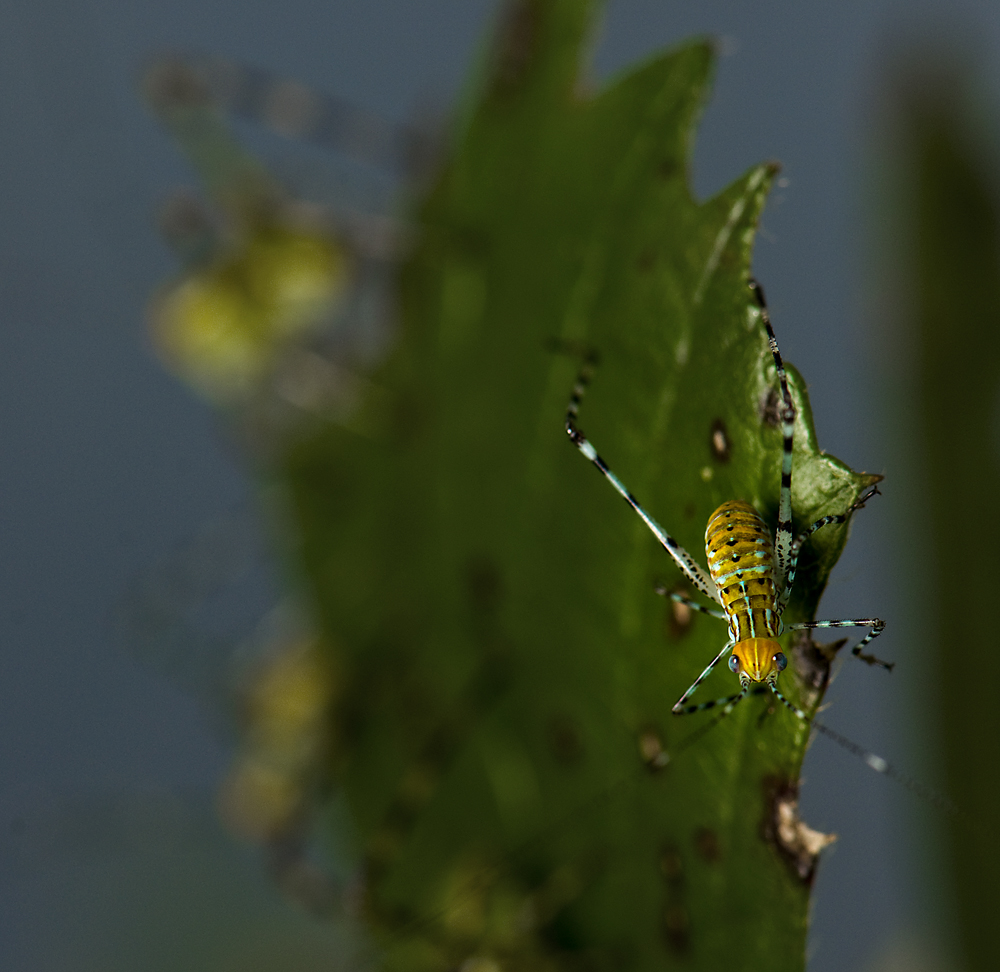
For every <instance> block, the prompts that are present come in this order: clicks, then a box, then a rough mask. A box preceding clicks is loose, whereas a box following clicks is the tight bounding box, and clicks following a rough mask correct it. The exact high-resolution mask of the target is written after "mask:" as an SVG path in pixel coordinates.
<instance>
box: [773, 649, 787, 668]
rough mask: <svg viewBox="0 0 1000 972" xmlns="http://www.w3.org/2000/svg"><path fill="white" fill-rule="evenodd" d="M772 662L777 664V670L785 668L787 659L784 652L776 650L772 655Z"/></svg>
mask: <svg viewBox="0 0 1000 972" xmlns="http://www.w3.org/2000/svg"><path fill="white" fill-rule="evenodd" d="M774 664H775V665H776V666H777V668H778V671H779V672H783V671H784V670H785V666H786V665H787V664H788V659H787V658H786V657H785V654H784V652H781V651H779V652H777V653H776V654H775V656H774Z"/></svg>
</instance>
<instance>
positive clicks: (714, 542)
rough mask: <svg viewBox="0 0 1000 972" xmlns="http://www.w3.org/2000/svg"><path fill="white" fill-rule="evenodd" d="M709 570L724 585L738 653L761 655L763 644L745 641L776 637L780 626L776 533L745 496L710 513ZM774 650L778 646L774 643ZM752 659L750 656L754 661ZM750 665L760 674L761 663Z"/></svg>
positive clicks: (721, 588) (707, 532) (723, 594)
mask: <svg viewBox="0 0 1000 972" xmlns="http://www.w3.org/2000/svg"><path fill="white" fill-rule="evenodd" d="M705 554H706V556H707V557H708V570H709V573H710V574H711V575H712V580H713V581H715V585H716V587H718V589H719V596H720V597H721V598H722V608H723V610H724V611H725V612H726V617H727V619H728V620H729V631H730V634H731V636H732V640H733V641H734V642H735V643H736V645H737V649H736V650H735V653H736V654H738V655H740V657H741V659H742V658H743V655H744V654H746V653H747V652H748V651H751V653H752V654H754V655H756V653H757V651H756V648H757V647H758V646H756V645H754V646H750V645H747V646H745V647H743V648H742V650H741V646H740V643H741V642H746V641H751V640H753V641H756V640H759V639H768V640H773V639H775V638H777V636H778V629H779V625H780V619H779V614H778V610H777V605H776V603H775V602H776V596H777V592H776V591H775V589H774V571H773V567H774V547H773V546H772V543H771V534H770V532H769V531H768V528H767V525H766V524H765V523H764V521H763V519H761V516H760V514H759V513H758V512H757V511H756V510H755V509H754V508H753V507H752V506H751V505H750V504H749V503H744V502H742V501H741V500H730V501H729V502H728V503H723V504H722V506H720V507H719V508H718V509H717V510H716V511H715V512H714V513H713V514H712V515H711V516H710V517H709V518H708V527H707V528H706V530H705ZM774 650H775V651H776V650H777V646H776V645H775V647H774ZM749 660H750V659H749V658H748V659H746V661H749ZM744 667H745V669H746V670H748V671H749V672H750V674H751V677H754V680H755V681H758V680H759V679H758V678H757V677H756V676H757V675H758V674H763V673H762V672H761V669H760V667H759V665H758V664H755V663H751V664H746V665H745V666H744Z"/></svg>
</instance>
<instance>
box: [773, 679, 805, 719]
mask: <svg viewBox="0 0 1000 972" xmlns="http://www.w3.org/2000/svg"><path fill="white" fill-rule="evenodd" d="M767 687H768V688H769V689H770V690H771V691H772V692H773V693H774V694H775V695H776V696H777V698H778V701H780V702H782V703H783V704H784V705H785V706H787V707H788V708H789V709H791V710H792V712H794V713H795V714H796V715H797V716H798V717H799V718H800V719H801V720H802V721H803V722H808V721H809V716H807V715H806V714H805V713H804V712H803V711H802V710H801V709H800V708H799V707H798V706H797V705H795V704H793V703H792V702H789V701H788V699H787V698H786V697H785V696H784V695H782V693H781V689H779V688H778V683H777V682H768V683H767Z"/></svg>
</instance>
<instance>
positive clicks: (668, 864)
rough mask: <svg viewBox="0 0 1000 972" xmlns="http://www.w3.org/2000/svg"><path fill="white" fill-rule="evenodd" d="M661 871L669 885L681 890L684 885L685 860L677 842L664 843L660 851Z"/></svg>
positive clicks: (675, 889)
mask: <svg viewBox="0 0 1000 972" xmlns="http://www.w3.org/2000/svg"><path fill="white" fill-rule="evenodd" d="M660 873H661V874H662V875H663V878H664V880H665V881H666V882H667V885H668V887H670V888H671V889H673V890H674V891H679V890H680V889H681V888H682V887H683V886H684V860H683V858H682V857H681V852H680V851H679V850H678V848H677V845H676V844H664V845H663V850H662V851H660Z"/></svg>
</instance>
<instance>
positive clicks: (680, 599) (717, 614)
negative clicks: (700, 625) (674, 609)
mask: <svg viewBox="0 0 1000 972" xmlns="http://www.w3.org/2000/svg"><path fill="white" fill-rule="evenodd" d="M654 590H655V591H656V593H657V594H659V595H660V597H669V598H670V599H671V600H672V601H676V602H677V603H678V604H683V605H684V606H685V607H687V608H690V609H691V610H692V611H700V612H701V613H702V614H707V615H709V616H711V617H713V618H718V619H719V620H720V621H725V620H726V612H725V611H717V610H715V609H714V608H707V607H702V605H700V604H699V603H698V602H697V601H692V600H691V598H689V597H685V596H684V595H683V594H678V593H677V592H676V591H669V590H667V588H665V587H664V586H663V585H662V584H657V586H656V587H655V588H654Z"/></svg>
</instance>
